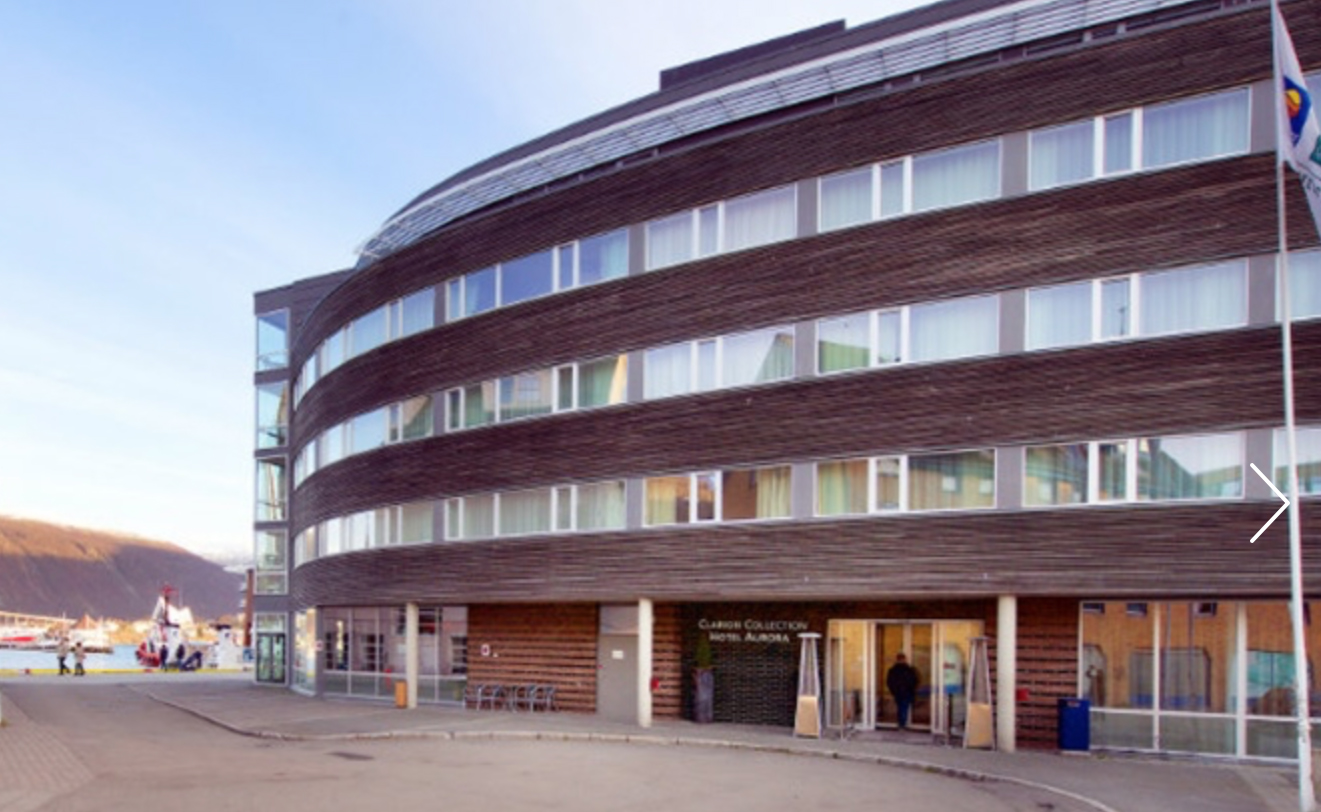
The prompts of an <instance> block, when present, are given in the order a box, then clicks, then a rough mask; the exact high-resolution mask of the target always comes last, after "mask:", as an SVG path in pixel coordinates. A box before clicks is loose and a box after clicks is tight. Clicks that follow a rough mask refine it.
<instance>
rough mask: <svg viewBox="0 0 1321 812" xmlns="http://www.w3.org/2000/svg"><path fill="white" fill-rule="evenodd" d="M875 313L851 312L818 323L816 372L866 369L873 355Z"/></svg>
mask: <svg viewBox="0 0 1321 812" xmlns="http://www.w3.org/2000/svg"><path fill="white" fill-rule="evenodd" d="M871 322H872V314H870V313H851V314H849V315H847V316H838V317H835V318H829V319H821V320H820V321H818V322H817V324H816V368H817V372H819V373H821V374H825V373H828V372H842V371H844V370H849V369H866V368H867V367H869V366H871V359H872V349H871V348H872V337H871V334H872V323H871Z"/></svg>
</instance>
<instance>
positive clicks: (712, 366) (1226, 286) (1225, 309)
mask: <svg viewBox="0 0 1321 812" xmlns="http://www.w3.org/2000/svg"><path fill="white" fill-rule="evenodd" d="M1290 265H1291V274H1292V279H1293V286H1294V288H1295V290H1296V295H1295V296H1294V297H1293V300H1292V301H1293V311H1294V314H1295V317H1312V316H1318V315H1321V251H1311V252H1306V253H1301V254H1296V255H1293V256H1292V257H1291V259H1290ZM1247 268H1248V265H1247V262H1246V260H1231V261H1227V262H1221V263H1216V264H1212V265H1201V266H1195V267H1191V268H1178V269H1174V270H1167V271H1153V272H1148V273H1135V274H1128V275H1126V276H1121V277H1111V278H1107V279H1095V280H1089V281H1084V282H1076V283H1069V284H1065V285H1052V286H1048V287H1040V288H1030V289H1028V290H1027V292H1026V306H1027V316H1026V320H1025V347H1026V348H1027V349H1028V350H1029V351H1031V350H1043V349H1053V348H1059V347H1068V346H1076V345H1081V344H1086V343H1090V342H1096V341H1108V340H1114V339H1119V338H1149V337H1156V336H1163V335H1169V334H1173V333H1183V332H1198V331H1208V330H1223V329H1231V328H1234V327H1241V326H1243V325H1245V324H1247V321H1248V305H1247V290H1248V282H1247ZM815 329H816V372H817V374H823V375H824V374H829V373H833V372H841V371H846V370H854V369H863V368H869V367H883V366H889V365H893V364H899V363H906V362H912V363H927V362H937V361H951V360H956V359H960V358H970V357H976V356H981V355H991V354H995V353H997V352H998V351H999V348H1000V306H999V296H998V295H995V294H992V295H987V296H972V297H967V298H962V299H953V300H948V301H942V302H931V303H925V304H916V305H904V306H902V307H897V308H889V309H885V310H877V311H870V312H864V313H852V314H849V315H846V316H835V317H828V318H823V319H820V320H818V321H817V323H816V325H815ZM794 336H795V331H794V328H793V327H792V326H779V327H770V328H763V329H759V330H752V331H748V332H744V333H736V334H730V335H725V336H716V337H713V338H705V339H699V340H696V341H683V342H679V343H676V344H668V345H665V346H661V347H655V348H652V349H648V350H644V351H643V352H642V353H641V360H642V362H643V374H642V397H643V398H644V399H647V400H651V399H656V398H663V397H671V396H677V395H687V394H693V393H697V392H705V391H711V390H715V389H721V388H728V387H737V386H752V385H758V384H765V383H773V382H776V381H783V380H789V379H791V378H793V377H794V376H795V368H794V361H795V353H794V347H795V338H794ZM627 383H628V357H627V356H625V355H617V356H608V357H605V358H600V359H596V360H592V361H584V362H577V363H571V364H564V365H561V366H557V367H552V368H548V369H541V370H532V371H528V372H521V373H518V374H515V375H509V376H505V377H503V378H498V379H495V380H489V381H483V382H481V383H475V384H470V385H467V386H462V387H456V388H454V389H451V390H448V391H447V392H446V393H445V401H444V402H445V410H446V416H445V421H444V425H445V430H446V431H459V430H462V429H469V428H476V427H480V426H489V425H493V424H497V423H506V422H510V421H514V420H522V419H527V418H532V417H540V416H545V415H550V414H555V413H559V412H565V411H573V410H580V409H592V408H599V407H603V406H611V405H616V404H621V403H626V402H628V399H629V398H628V391H627V389H628V386H627ZM280 387H281V384H263V385H259V386H258V398H259V408H258V440H259V443H258V445H259V447H270V445H271V444H276V443H277V439H278V441H279V442H283V439H282V438H283V437H284V430H285V424H286V423H287V414H288V412H287V408H285V404H284V401H283V399H282V398H281V396H280V393H281V392H283V390H282V389H280ZM277 404H278V407H279V408H278V411H277V410H276V406H277ZM273 415H278V417H279V418H282V419H283V422H279V421H277V422H276V424H275V425H271V424H270V421H271V420H275V419H276V417H274V416H273ZM432 433H433V427H432V422H431V399H430V397H428V396H421V397H417V398H413V399H411V400H409V401H405V402H403V403H401V404H394V405H391V406H389V407H386V408H385V409H379V410H376V411H373V412H370V413H367V414H364V415H359V416H357V417H355V418H353V419H351V420H349V421H346V422H345V423H342V424H340V425H338V426H335V427H333V428H331V429H330V430H328V431H326V432H323V433H322V434H321V435H320V436H318V437H317V439H316V442H315V446H314V444H312V443H309V444H307V445H306V446H304V447H303V449H302V451H301V452H300V453H299V455H298V457H297V459H296V460H295V465H294V484H295V487H297V486H298V485H301V484H302V482H303V481H304V480H305V479H306V478H307V477H308V476H311V475H312V474H313V473H315V472H316V471H317V470H319V469H321V468H324V467H326V466H328V465H330V464H332V463H334V462H336V461H338V460H340V459H343V458H344V457H347V456H349V455H351V454H356V453H361V452H364V451H370V450H372V449H374V448H378V447H380V446H383V445H386V444H387V443H392V442H399V441H401V440H410V439H420V438H422V437H429V436H432ZM314 447H315V451H313V450H312V449H313V448H314Z"/></svg>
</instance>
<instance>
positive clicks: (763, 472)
mask: <svg viewBox="0 0 1321 812" xmlns="http://www.w3.org/2000/svg"><path fill="white" fill-rule="evenodd" d="M789 472H790V468H789V466H787V465H783V466H777V467H774V468H752V469H746V470H739V471H724V472H723V473H722V474H721V481H720V515H721V518H722V519H723V520H724V521H727V522H732V521H743V520H749V519H784V518H788V516H789Z"/></svg>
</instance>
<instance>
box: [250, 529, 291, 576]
mask: <svg viewBox="0 0 1321 812" xmlns="http://www.w3.org/2000/svg"><path fill="white" fill-rule="evenodd" d="M288 546H289V545H288V536H287V535H285V532H284V531H283V530H258V531H257V532H256V536H255V538H254V542H253V563H254V564H255V565H256V568H257V570H258V571H260V572H283V571H284V570H285V567H286V565H287V562H288V553H287V550H288Z"/></svg>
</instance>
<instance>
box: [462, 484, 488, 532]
mask: <svg viewBox="0 0 1321 812" xmlns="http://www.w3.org/2000/svg"><path fill="white" fill-rule="evenodd" d="M494 535H495V496H493V495H491V494H486V495H484V496H468V497H465V498H464V500H463V537H464V538H466V539H484V538H490V537H491V536H494Z"/></svg>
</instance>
